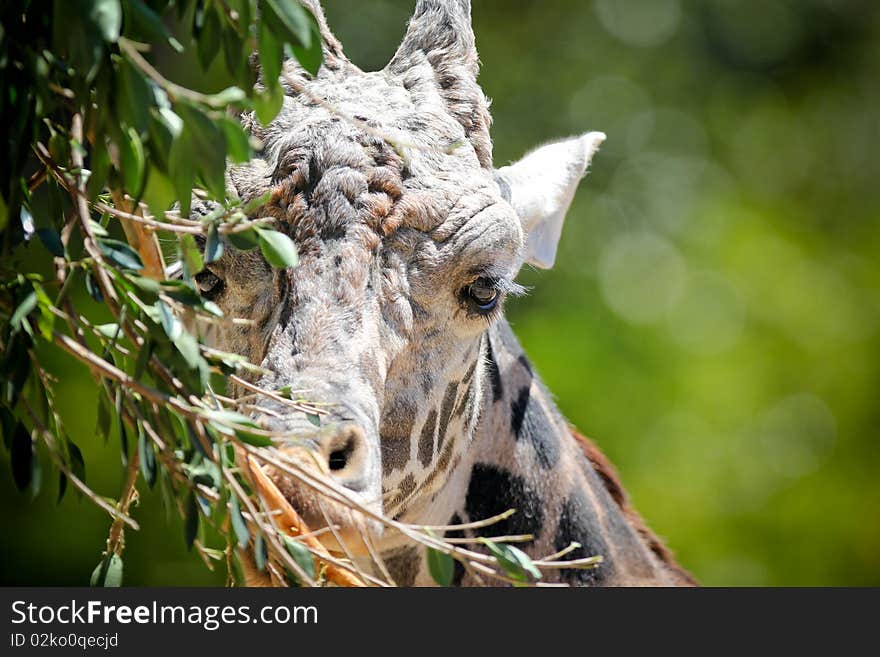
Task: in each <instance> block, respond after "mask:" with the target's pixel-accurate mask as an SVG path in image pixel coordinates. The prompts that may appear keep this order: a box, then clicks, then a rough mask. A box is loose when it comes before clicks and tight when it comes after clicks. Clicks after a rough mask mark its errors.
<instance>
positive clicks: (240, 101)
mask: <svg viewBox="0 0 880 657" xmlns="http://www.w3.org/2000/svg"><path fill="white" fill-rule="evenodd" d="M208 99H209V100H208V104H209V105H211V106H214V107H224V108H225V107H226V106H227V105H248V104H249V103H250V101H249V100H248V97H247V94H246V93H245V92H244V91H243V90H242V89H241V88H240V87H226V88H225V89H223V90H222V91H218V92H217V93H215V94H211V95H210V96H208ZM223 118H227V119H228V118H229V117H223Z"/></svg>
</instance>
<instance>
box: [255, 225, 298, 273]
mask: <svg viewBox="0 0 880 657" xmlns="http://www.w3.org/2000/svg"><path fill="white" fill-rule="evenodd" d="M257 235H258V236H259V238H260V250H261V251H262V252H263V257H264V258H266V262H268V263H269V264H270V265H272V266H273V267H279V268H284V267H295V266H296V263H297V262H298V258H297V254H296V245H295V244H294V243H293V240H292V239H290V238H289V237H288V236H287V235H285V234H284V233H279V232H278V231H276V230H263V229H259V228H258V229H257Z"/></svg>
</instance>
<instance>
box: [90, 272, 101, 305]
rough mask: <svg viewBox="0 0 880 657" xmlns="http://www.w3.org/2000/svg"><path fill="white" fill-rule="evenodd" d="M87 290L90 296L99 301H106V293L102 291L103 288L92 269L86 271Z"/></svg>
mask: <svg viewBox="0 0 880 657" xmlns="http://www.w3.org/2000/svg"><path fill="white" fill-rule="evenodd" d="M86 290H87V291H88V293H89V296H91V297H92V299H94V300H95V301H97V302H98V303H102V302H103V301H104V295H103V294H102V293H101V288H100V286H99V285H98V282H97V281H96V280H95V277H94V275H93V274H92V272H91V271H87V272H86Z"/></svg>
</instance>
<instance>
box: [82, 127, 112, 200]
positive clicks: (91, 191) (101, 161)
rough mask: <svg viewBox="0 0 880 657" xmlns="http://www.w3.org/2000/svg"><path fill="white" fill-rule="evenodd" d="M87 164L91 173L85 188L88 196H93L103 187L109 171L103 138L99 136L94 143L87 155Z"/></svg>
mask: <svg viewBox="0 0 880 657" xmlns="http://www.w3.org/2000/svg"><path fill="white" fill-rule="evenodd" d="M89 166H90V167H91V175H90V176H89V182H88V185H87V188H86V193H87V194H88V195H89V198H95V197H96V196H97V195H98V194H100V193H101V190H103V189H104V184H105V183H106V182H107V174H108V173H110V155H109V154H108V152H107V147H106V144H105V142H104V139H103V138H101V139H100V140H98V142H97V143H96V144H95V148H93V149H92V150H91V153H90V157H89Z"/></svg>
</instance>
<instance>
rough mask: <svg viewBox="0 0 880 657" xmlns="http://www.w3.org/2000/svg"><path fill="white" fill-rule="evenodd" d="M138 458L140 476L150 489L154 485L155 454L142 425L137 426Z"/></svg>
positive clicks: (151, 442)
mask: <svg viewBox="0 0 880 657" xmlns="http://www.w3.org/2000/svg"><path fill="white" fill-rule="evenodd" d="M138 458H139V462H140V468H141V475H142V476H143V478H144V481H146V482H147V486H149V487H150V488H152V487H153V486H154V485H155V483H156V453H155V452H154V451H153V441H152V440H150V439H149V437H148V436H147V434H146V432H145V431H144V428H143V426H142V425H140V424H139V425H138Z"/></svg>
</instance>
